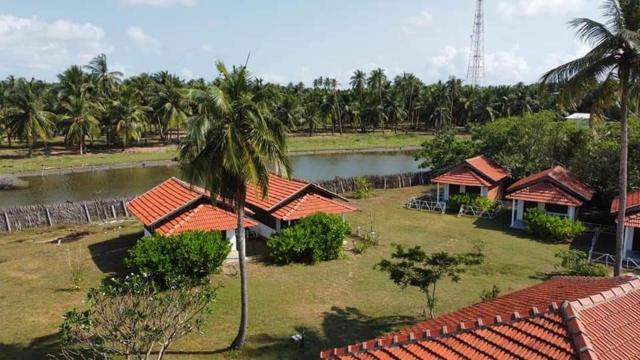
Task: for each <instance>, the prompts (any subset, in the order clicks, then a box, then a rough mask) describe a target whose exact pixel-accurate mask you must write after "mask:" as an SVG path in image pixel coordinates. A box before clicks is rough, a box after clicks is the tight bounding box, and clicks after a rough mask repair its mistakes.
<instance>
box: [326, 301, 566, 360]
mask: <svg viewBox="0 0 640 360" xmlns="http://www.w3.org/2000/svg"><path fill="white" fill-rule="evenodd" d="M551 314H561V309H560V307H559V306H558V304H557V303H555V302H553V303H551V304H550V305H549V308H548V310H547V311H543V312H540V311H539V310H538V308H537V307H536V306H532V307H531V309H530V310H529V313H528V315H527V316H521V315H520V313H519V312H518V311H517V310H514V311H513V312H512V313H511V317H510V319H509V320H506V321H503V319H502V316H501V315H500V314H496V315H495V316H494V317H493V321H492V322H490V323H484V321H483V320H482V318H481V317H478V318H477V319H476V321H474V322H473V325H472V326H471V327H467V326H466V324H465V323H464V322H463V321H461V322H460V323H459V324H458V326H457V327H456V329H455V330H454V331H449V328H448V327H447V326H446V325H443V326H442V327H441V328H440V331H439V332H438V334H436V335H432V333H431V330H430V329H425V330H423V331H422V332H421V333H420V335H419V336H417V337H416V333H415V332H414V331H408V332H405V333H402V335H401V336H402V337H403V338H404V339H402V340H401V336H399V335H398V334H395V335H393V336H392V337H391V341H390V342H389V341H388V337H387V339H383V338H378V339H375V340H369V341H363V342H361V343H359V344H355V345H347V346H344V347H339V348H333V349H331V350H329V352H324V356H323V353H321V354H320V355H321V356H320V357H321V358H322V359H330V358H333V357H334V356H338V355H344V354H349V355H354V354H358V353H362V352H367V351H371V350H376V349H388V348H392V347H397V346H398V347H399V346H404V345H409V344H414V343H419V342H421V341H437V340H439V339H443V338H447V337H452V336H457V335H460V334H462V333H467V332H474V331H476V330H479V329H485V328H491V327H494V326H501V325H511V324H513V323H516V322H518V321H523V320H528V319H534V318H540V317H544V316H547V315H551ZM385 340H386V341H385ZM368 343H373V348H370V347H369V346H368ZM385 343H387V344H385ZM354 346H357V349H354ZM343 352H344V353H343Z"/></svg>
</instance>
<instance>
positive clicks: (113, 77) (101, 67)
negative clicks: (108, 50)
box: [84, 54, 123, 96]
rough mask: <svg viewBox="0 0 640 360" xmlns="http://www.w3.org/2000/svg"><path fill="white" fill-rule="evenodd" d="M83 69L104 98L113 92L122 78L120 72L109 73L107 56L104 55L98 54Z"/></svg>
mask: <svg viewBox="0 0 640 360" xmlns="http://www.w3.org/2000/svg"><path fill="white" fill-rule="evenodd" d="M84 68H85V69H87V70H88V71H89V74H91V76H92V78H93V80H94V82H95V85H96V87H97V88H98V89H99V90H100V92H101V93H102V94H103V95H105V96H108V95H110V94H111V93H112V92H113V91H114V90H115V87H116V86H117V85H118V84H120V82H121V78H122V76H123V74H122V72H120V71H109V66H108V64H107V55H105V54H99V55H98V56H96V57H94V58H93V59H91V61H90V62H89V65H85V67H84Z"/></svg>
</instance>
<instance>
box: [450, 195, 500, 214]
mask: <svg viewBox="0 0 640 360" xmlns="http://www.w3.org/2000/svg"><path fill="white" fill-rule="evenodd" d="M462 205H470V206H473V207H476V208H480V209H486V210H488V209H492V208H493V207H494V206H496V202H495V201H493V200H489V199H487V198H486V197H484V196H480V195H478V194H466V193H465V194H453V195H450V196H449V207H450V208H452V209H459V208H460V206H462Z"/></svg>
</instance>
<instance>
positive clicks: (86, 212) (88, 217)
mask: <svg viewBox="0 0 640 360" xmlns="http://www.w3.org/2000/svg"><path fill="white" fill-rule="evenodd" d="M82 207H83V208H84V214H85V215H86V216H87V222H88V223H90V222H91V215H89V209H88V208H87V203H82Z"/></svg>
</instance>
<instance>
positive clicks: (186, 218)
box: [155, 203, 256, 235]
mask: <svg viewBox="0 0 640 360" xmlns="http://www.w3.org/2000/svg"><path fill="white" fill-rule="evenodd" d="M236 224H237V219H236V215H235V214H234V213H232V212H229V211H226V210H224V209H221V208H219V207H217V206H213V205H212V204H210V203H206V204H200V205H198V206H196V207H195V208H192V209H189V210H186V211H184V212H181V213H179V214H177V215H176V216H175V217H172V218H170V219H169V220H168V221H166V222H165V223H163V224H161V225H159V226H158V227H156V228H155V231H156V232H157V233H159V234H160V235H175V234H179V233H181V232H184V231H224V230H233V229H235V228H236ZM255 225H256V223H255V222H254V221H252V220H250V219H247V218H245V220H244V226H245V227H253V226H255Z"/></svg>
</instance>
